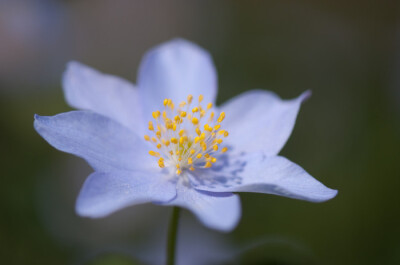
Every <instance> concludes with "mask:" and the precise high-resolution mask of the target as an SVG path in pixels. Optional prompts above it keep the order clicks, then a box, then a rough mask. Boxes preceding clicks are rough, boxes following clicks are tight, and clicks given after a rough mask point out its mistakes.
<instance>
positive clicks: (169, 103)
mask: <svg viewBox="0 0 400 265" xmlns="http://www.w3.org/2000/svg"><path fill="white" fill-rule="evenodd" d="M171 104H172V99H170V98H169V99H168V100H167V105H168V106H170V105H171Z"/></svg>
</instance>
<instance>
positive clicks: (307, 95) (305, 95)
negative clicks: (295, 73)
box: [299, 89, 312, 103]
mask: <svg viewBox="0 0 400 265" xmlns="http://www.w3.org/2000/svg"><path fill="white" fill-rule="evenodd" d="M311 96H312V91H311V90H310V89H308V90H306V91H304V92H303V93H301V95H300V96H299V99H300V101H301V103H303V102H305V101H307V100H308V99H309V98H310V97H311Z"/></svg>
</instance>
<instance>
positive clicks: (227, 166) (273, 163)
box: [191, 153, 337, 202]
mask: <svg viewBox="0 0 400 265" xmlns="http://www.w3.org/2000/svg"><path fill="white" fill-rule="evenodd" d="M193 173H194V174H196V175H195V176H193V177H192V179H191V181H192V185H193V186H195V188H196V189H198V190H204V191H210V192H258V193H268V194H276V195H280V196H285V197H290V198H294V199H300V200H306V201H311V202H323V201H326V200H329V199H332V198H333V197H335V196H336V194H337V191H336V190H333V189H330V188H328V187H326V186H324V185H323V184H322V183H321V182H319V181H318V180H316V179H314V178H313V177H312V176H310V175H309V174H308V173H307V172H306V171H305V170H304V169H302V168H301V167H300V166H298V165H296V164H295V163H293V162H291V161H289V160H288V159H286V158H284V157H280V156H274V157H270V156H267V155H264V154H262V153H252V154H243V155H238V156H236V157H231V158H229V159H228V157H225V158H221V159H220V160H219V162H217V163H216V164H215V165H214V166H213V167H212V168H209V169H208V170H201V171H194V172H193Z"/></svg>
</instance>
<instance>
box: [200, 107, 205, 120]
mask: <svg viewBox="0 0 400 265" xmlns="http://www.w3.org/2000/svg"><path fill="white" fill-rule="evenodd" d="M204 115H206V111H205V110H203V109H202V110H201V111H200V118H203V117H204Z"/></svg>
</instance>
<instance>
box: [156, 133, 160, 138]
mask: <svg viewBox="0 0 400 265" xmlns="http://www.w3.org/2000/svg"><path fill="white" fill-rule="evenodd" d="M156 136H157V138H158V139H160V138H161V132H160V131H157V132H156Z"/></svg>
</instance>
